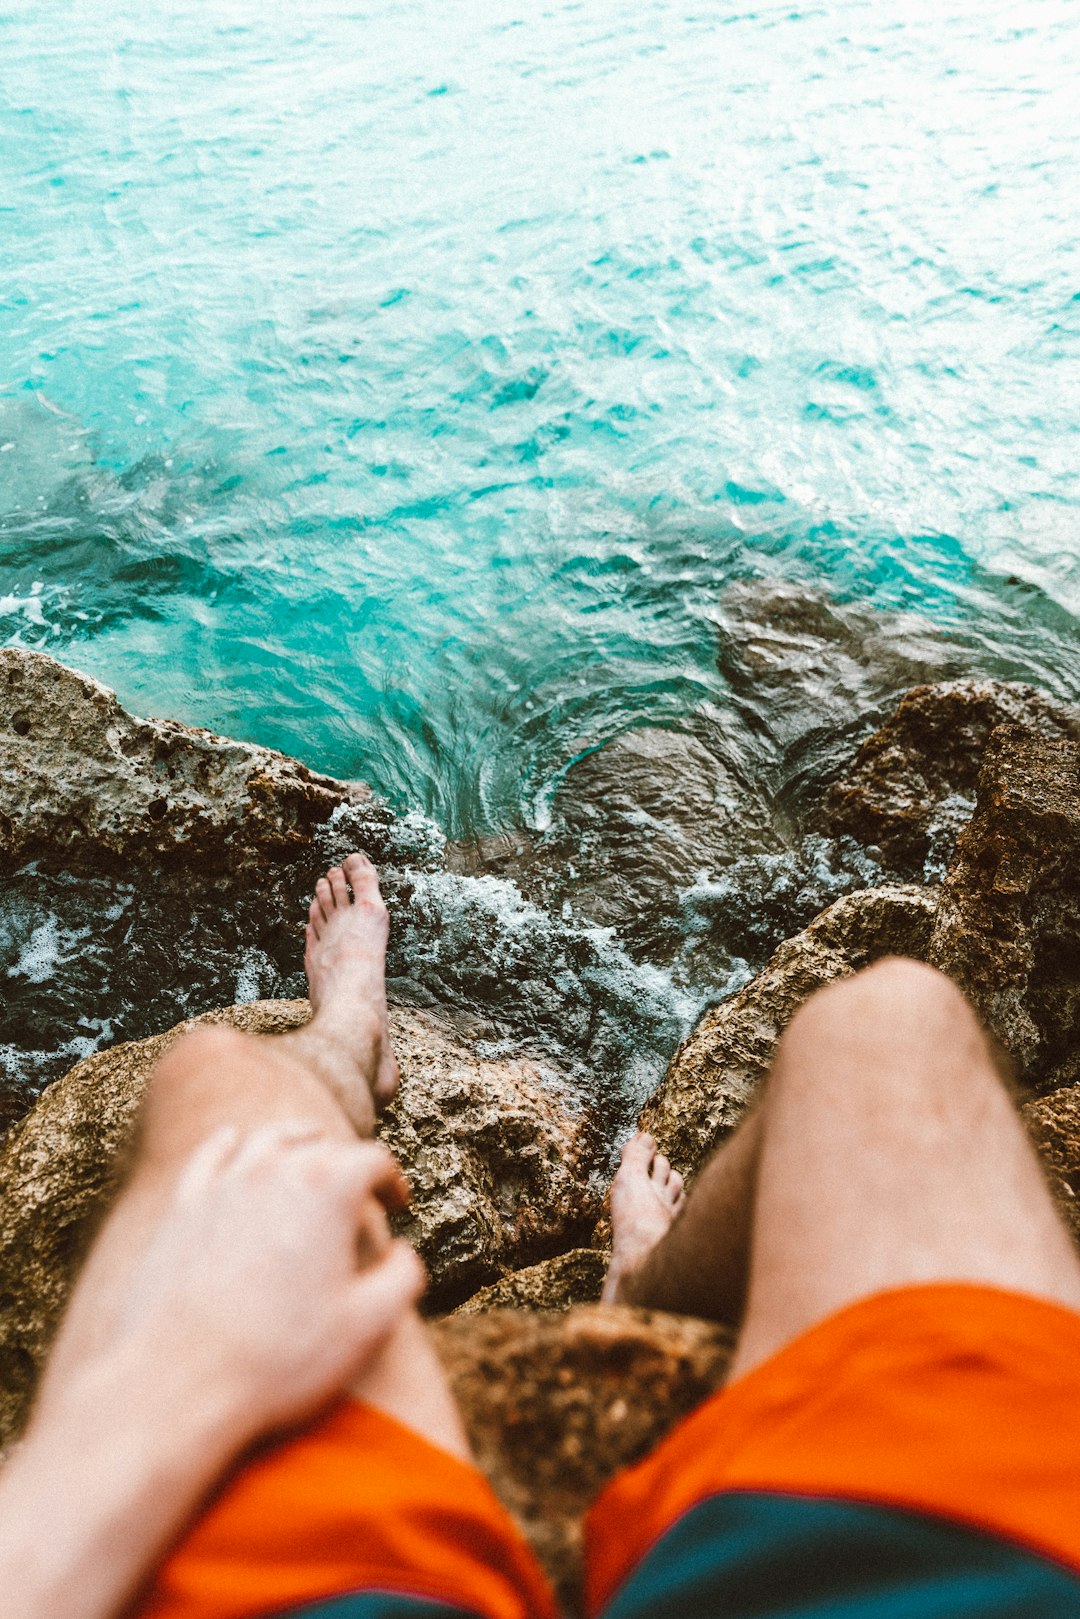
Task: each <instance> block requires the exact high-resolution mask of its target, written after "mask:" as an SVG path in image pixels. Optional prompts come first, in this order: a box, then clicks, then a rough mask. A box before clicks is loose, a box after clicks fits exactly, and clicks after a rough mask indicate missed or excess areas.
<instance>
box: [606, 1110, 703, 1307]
mask: <svg viewBox="0 0 1080 1619" xmlns="http://www.w3.org/2000/svg"><path fill="white" fill-rule="evenodd" d="M685 1202H686V1193H685V1192H684V1190H683V1178H682V1176H681V1175H680V1174H679V1172H678V1170H677V1169H672V1167H671V1165H670V1163H669V1162H668V1160H667V1159H666V1158H665V1157H664V1155H663V1153H659V1152H657V1150H656V1142H655V1140H654V1139H653V1137H652V1136H650V1135H647V1134H646V1133H645V1132H644V1131H641V1130H639V1131H638V1133H637V1135H636V1136H633V1137H632V1138H631V1139H630V1140H629V1141H628V1142H627V1143H626V1146H625V1147H624V1148H623V1151H622V1162H621V1163H620V1165H619V1171H618V1174H617V1175H616V1176H615V1179H614V1181H613V1182H612V1184H611V1264H610V1265H609V1266H608V1273H607V1277H606V1279H605V1281H604V1290H603V1293H602V1294H601V1299H602V1300H603V1302H604V1303H605V1304H627V1303H632V1302H633V1299H632V1296H631V1295H632V1290H633V1282H634V1278H635V1277H636V1276H637V1275H638V1273H639V1272H640V1270H641V1268H642V1266H643V1265H644V1263H645V1261H646V1259H647V1258H648V1257H649V1255H650V1254H651V1253H652V1251H653V1249H654V1248H655V1247H656V1245H657V1243H658V1242H659V1241H660V1240H661V1238H662V1237H665V1236H666V1235H667V1233H668V1232H669V1231H670V1230H671V1226H672V1223H673V1221H674V1220H675V1218H676V1216H677V1215H678V1214H679V1213H680V1211H681V1209H682V1207H683V1204H684V1203H685Z"/></svg>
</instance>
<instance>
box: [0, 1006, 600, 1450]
mask: <svg viewBox="0 0 1080 1619" xmlns="http://www.w3.org/2000/svg"><path fill="white" fill-rule="evenodd" d="M307 1015H308V1007H307V1003H306V1002H304V1001H293V1002H289V1001H268V1002H256V1003H253V1004H251V1005H248V1006H241V1007H233V1008H231V1009H229V1010H228V1011H225V1012H218V1013H211V1014H210V1015H209V1016H207V1017H206V1018H204V1019H199V1020H197V1021H200V1022H208V1023H227V1024H232V1025H234V1026H236V1027H238V1028H242V1029H246V1030H248V1031H249V1032H252V1033H259V1034H279V1033H284V1032H286V1031H287V1030H289V1029H293V1028H296V1027H298V1026H299V1025H300V1024H301V1023H303V1022H304V1021H305V1020H306V1018H307ZM391 1024H392V1029H393V1036H394V1042H395V1046H396V1049H397V1052H398V1056H399V1060H400V1062H401V1069H402V1084H401V1090H400V1093H399V1096H398V1098H397V1099H396V1100H395V1104H394V1106H393V1108H391V1109H389V1110H388V1111H387V1114H386V1115H385V1118H384V1121H383V1124H382V1126H381V1128H380V1134H381V1135H382V1136H383V1139H384V1140H385V1141H386V1142H387V1144H388V1145H389V1146H390V1147H391V1149H392V1150H393V1151H394V1152H395V1153H396V1154H397V1156H398V1158H399V1160H400V1161H401V1163H402V1165H403V1166H404V1168H405V1170H406V1173H407V1174H408V1176H409V1180H410V1183H411V1185H412V1190H413V1203H412V1208H411V1210H410V1212H409V1214H408V1216H407V1217H405V1218H404V1219H403V1221H402V1222H401V1224H402V1229H403V1231H404V1233H405V1234H406V1235H407V1236H408V1237H409V1238H410V1239H411V1240H412V1241H413V1242H414V1244H415V1245H416V1246H417V1248H418V1249H419V1251H420V1253H421V1255H422V1257H423V1258H424V1261H425V1263H426V1265H427V1267H428V1272H429V1276H430V1278H431V1285H430V1295H429V1296H430V1301H431V1304H432V1307H443V1308H445V1307H449V1306H451V1305H453V1304H455V1303H456V1302H457V1301H458V1300H459V1299H461V1298H463V1297H465V1296H467V1295H468V1294H469V1293H471V1292H472V1291H474V1290H475V1289H476V1288H477V1287H479V1286H481V1285H483V1284H485V1283H487V1282H490V1281H493V1280H495V1279H496V1278H498V1277H499V1276H501V1275H502V1274H503V1273H504V1272H506V1271H507V1270H508V1269H510V1268H511V1267H515V1266H520V1265H527V1264H529V1263H530V1262H532V1261H534V1260H537V1259H539V1258H540V1257H542V1256H545V1255H547V1254H550V1253H551V1252H552V1251H553V1250H558V1249H559V1248H566V1247H569V1246H570V1245H572V1244H573V1242H574V1241H575V1240H578V1241H580V1240H581V1236H582V1235H583V1234H584V1233H585V1232H587V1231H588V1229H589V1228H590V1227H591V1224H592V1222H593V1221H594V1220H595V1217H596V1214H597V1211H598V1207H599V1197H598V1194H597V1192H596V1191H595V1190H594V1189H593V1185H592V1181H593V1177H594V1176H595V1175H596V1174H597V1173H598V1171H599V1168H600V1164H601V1154H600V1152H599V1150H598V1143H597V1140H596V1137H595V1134H594V1132H593V1130H592V1127H591V1125H590V1123H589V1121H588V1120H587V1119H586V1118H584V1117H583V1116H582V1115H581V1112H580V1110H577V1109H575V1108H574V1107H573V1106H572V1105H571V1103H570V1102H569V1100H568V1099H567V1097H566V1096H565V1094H564V1093H563V1091H562V1090H561V1089H560V1083H559V1076H558V1074H557V1073H555V1072H553V1071H548V1072H544V1073H541V1072H540V1070H539V1069H538V1068H537V1067H536V1066H535V1065H533V1064H531V1063H527V1062H523V1061H520V1060H502V1061H484V1060H482V1059H481V1058H480V1057H479V1056H478V1055H477V1054H476V1052H475V1050H474V1049H472V1048H471V1047H470V1046H469V1045H468V1044H467V1043H466V1042H465V1041H464V1040H463V1039H462V1037H461V1036H460V1035H459V1034H458V1033H457V1031H455V1030H453V1029H451V1028H449V1027H448V1026H447V1025H445V1024H444V1023H443V1022H441V1021H440V1020H437V1019H436V1018H434V1017H432V1016H431V1015H430V1014H428V1013H421V1012H417V1011H414V1010H410V1009H404V1008H395V1009H393V1010H392V1012H391ZM185 1027H190V1024H188V1025H181V1026H180V1028H177V1029H173V1030H170V1031H169V1032H168V1033H167V1034H163V1035H158V1036H157V1037H155V1038H153V1039H150V1040H146V1041H140V1042H138V1043H137V1044H130V1045H126V1046H119V1047H115V1048H114V1049H112V1050H110V1051H103V1052H99V1053H98V1054H97V1055H95V1056H93V1057H90V1058H88V1059H87V1060H86V1061H85V1062H82V1063H80V1064H79V1065H78V1066H77V1067H76V1068H74V1069H72V1071H71V1073H70V1074H68V1075H67V1076H66V1077H65V1078H64V1079H61V1080H58V1081H57V1083H56V1084H55V1085H53V1086H52V1087H51V1088H50V1089H49V1090H48V1091H47V1092H46V1093H45V1095H44V1096H43V1097H42V1098H41V1100H40V1102H39V1103H38V1104H37V1106H36V1107H35V1109H34V1111H33V1112H32V1113H31V1114H30V1115H29V1116H28V1117H27V1118H26V1119H25V1120H24V1121H23V1122H22V1123H21V1124H20V1125H18V1126H16V1127H15V1129H14V1130H13V1131H12V1132H11V1133H10V1135H9V1136H8V1137H7V1139H6V1140H5V1142H4V1143H3V1145H2V1147H0V1274H2V1275H3V1277H4V1287H3V1296H2V1301H0V1443H2V1442H3V1441H4V1440H5V1439H6V1438H9V1437H10V1436H11V1434H12V1433H13V1432H14V1431H15V1429H16V1428H17V1426H18V1423H19V1422H20V1420H21V1418H22V1416H23V1414H24V1411H25V1406H26V1402H27V1400H28V1398H29V1396H30V1393H31V1390H32V1387H33V1383H34V1379H35V1377H36V1374H37V1370H38V1368H39V1367H40V1365H41V1362H42V1360H43V1357H44V1354H45V1351H46V1349H47V1346H48V1343H49V1341H50V1339H51V1336H52V1332H53V1330H54V1327H55V1324H56V1321H57V1319H58V1317H59V1312H60V1310H61V1308H62V1306H63V1302H64V1299H65V1298H66V1296H67V1292H68V1289H69V1287H70V1285H71V1281H72V1278H73V1275H74V1273H75V1270H76V1268H77V1266H78V1263H79V1261H80V1259H81V1256H82V1254H83V1252H84V1248H85V1244H86V1241H87V1238H88V1235H89V1233H90V1232H91V1230H92V1229H93V1226H94V1222H95V1220H96V1218H97V1217H98V1216H99V1214H100V1212H101V1210H102V1209H103V1208H104V1207H105V1206H106V1204H107V1202H108V1199H109V1197H110V1195H111V1193H112V1191H113V1189H114V1187H115V1184H116V1177H117V1175H118V1173H119V1172H120V1170H121V1169H122V1167H123V1164H124V1160H125V1154H126V1146H127V1143H128V1141H129V1139H130V1134H131V1129H132V1125H133V1122H134V1118H135V1114H136V1109H137V1107H138V1103H139V1099H140V1097H141V1095H142V1092H143V1089H144V1087H145V1084H146V1081H147V1079H148V1077H149V1074H150V1071H151V1069H152V1068H153V1066H154V1064H155V1063H156V1062H157V1061H158V1060H159V1059H160V1058H161V1056H162V1055H163V1054H164V1052H165V1051H166V1050H167V1049H168V1047H169V1046H170V1044H171V1043H172V1042H173V1041H174V1040H175V1039H176V1038H177V1036H178V1035H179V1034H180V1033H181V1032H182V1030H183V1028H185Z"/></svg>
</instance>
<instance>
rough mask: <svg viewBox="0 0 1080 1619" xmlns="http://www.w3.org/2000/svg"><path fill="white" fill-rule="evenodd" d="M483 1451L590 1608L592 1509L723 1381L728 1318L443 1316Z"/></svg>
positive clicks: (610, 1308) (552, 1569) (442, 1331)
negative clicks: (585, 1549) (586, 1562)
mask: <svg viewBox="0 0 1080 1619" xmlns="http://www.w3.org/2000/svg"><path fill="white" fill-rule="evenodd" d="M434 1330H435V1333H436V1341H437V1342H438V1345H439V1349H440V1351H441V1353H442V1356H443V1360H444V1362H445V1364H446V1366H447V1370H448V1372H449V1374H450V1379H451V1382H452V1383H453V1386H454V1389H455V1392H456V1394H457V1397H458V1400H459V1402H460V1404H461V1407H462V1411H463V1413H464V1416H465V1422H466V1426H467V1428H468V1430H469V1434H470V1437H471V1439H472V1442H473V1446H474V1448H475V1451H476V1457H477V1461H478V1462H479V1465H480V1467H481V1469H482V1470H483V1471H484V1472H485V1473H486V1474H487V1476H488V1477H489V1478H490V1480H491V1482H492V1484H493V1485H494V1487H495V1490H496V1492H497V1493H498V1494H499V1495H500V1496H501V1497H502V1500H503V1502H504V1503H505V1505H506V1506H507V1507H508V1508H509V1509H510V1511H511V1512H512V1513H513V1515H514V1516H515V1517H516V1519H517V1521H518V1522H519V1524H520V1525H521V1527H522V1528H523V1530H524V1531H525V1533H526V1535H527V1536H528V1538H529V1539H530V1541H531V1542H532V1544H533V1547H534V1549H535V1550H536V1552H537V1554H538V1555H539V1557H540V1560H541V1561H542V1562H543V1563H544V1565H545V1566H546V1567H547V1569H548V1571H549V1573H550V1574H551V1576H552V1578H553V1580H554V1582H555V1585H556V1588H557V1590H558V1592H559V1594H560V1596H561V1597H562V1599H563V1601H564V1603H565V1605H566V1608H567V1611H568V1612H569V1613H571V1614H573V1613H577V1612H579V1611H580V1578H581V1531H582V1520H583V1515H584V1513H585V1512H586V1510H587V1508H588V1507H589V1506H590V1505H591V1503H592V1501H593V1499H594V1498H595V1496H596V1494H597V1493H598V1491H599V1490H600V1489H602V1487H603V1486H604V1485H605V1484H606V1483H607V1482H608V1480H609V1479H610V1478H611V1477H612V1475H613V1474H614V1473H616V1472H618V1471H619V1469H620V1468H623V1467H627V1466H630V1465H631V1464H632V1463H634V1462H636V1461H638V1460H640V1458H641V1457H642V1456H645V1455H647V1453H648V1452H649V1451H650V1450H651V1449H652V1448H653V1446H654V1445H656V1444H657V1442H658V1441H659V1440H660V1439H661V1438H662V1437H663V1436H664V1434H665V1433H667V1431H668V1430H669V1429H670V1428H672V1427H673V1426H674V1425H675V1423H676V1422H678V1421H679V1420H680V1418H682V1417H684V1416H686V1415H688V1413H689V1412H691V1411H692V1410H693V1409H694V1408H695V1406H697V1405H699V1404H700V1403H701V1401H702V1400H704V1399H706V1398H707V1397H708V1396H709V1395H710V1394H711V1393H713V1392H714V1391H715V1390H716V1389H717V1388H719V1387H720V1385H721V1384H722V1382H723V1379H724V1375H725V1372H726V1369H727V1365H728V1361H729V1359H730V1355H731V1349H732V1337H731V1334H730V1332H729V1330H728V1329H727V1328H725V1327H718V1326H713V1325H710V1324H708V1323H706V1322H704V1321H697V1320H692V1319H689V1318H686V1317H682V1316H672V1315H663V1314H660V1313H659V1312H650V1311H644V1310H631V1309H628V1308H626V1307H623V1306H614V1305H593V1306H582V1307H578V1308H576V1309H572V1310H569V1311H567V1312H565V1313H563V1314H543V1313H534V1312H530V1311H524V1310H502V1309H500V1310H496V1311H493V1312H489V1313H487V1314H483V1315H455V1316H450V1317H447V1318H446V1319H445V1320H443V1321H439V1322H436V1323H434Z"/></svg>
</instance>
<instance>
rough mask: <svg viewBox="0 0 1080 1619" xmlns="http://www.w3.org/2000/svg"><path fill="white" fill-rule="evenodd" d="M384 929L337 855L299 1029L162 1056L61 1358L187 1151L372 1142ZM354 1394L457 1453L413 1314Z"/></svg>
mask: <svg viewBox="0 0 1080 1619" xmlns="http://www.w3.org/2000/svg"><path fill="white" fill-rule="evenodd" d="M350 889H351V893H350ZM387 932H388V923H387V916H386V909H385V906H384V905H383V903H382V899H381V896H380V894H379V887H378V879H377V876H376V873H375V869H374V867H373V866H372V865H371V863H370V862H369V861H368V860H366V859H365V858H364V857H363V856H362V855H350V856H349V857H348V859H347V860H346V861H345V862H344V864H343V866H342V867H335V868H333V869H332V870H331V871H330V872H329V873H328V874H327V876H326V877H325V878H322V879H320V881H319V883H318V885H317V887H316V893H315V898H314V899H313V901H312V906H311V914H310V918H309V922H308V933H307V949H306V954H305V968H306V971H307V975H308V983H309V988H310V991H311V999H312V1007H313V1016H312V1020H311V1022H310V1023H309V1024H308V1025H306V1026H305V1027H304V1028H302V1029H300V1030H297V1031H296V1032H295V1033H290V1034H286V1035H278V1036H257V1035H248V1034H244V1033H242V1032H241V1031H239V1030H237V1029H232V1028H227V1027H222V1026H209V1025H198V1026H196V1027H195V1028H194V1029H193V1030H191V1031H190V1032H189V1033H188V1034H186V1035H184V1036H182V1037H181V1038H180V1040H178V1041H177V1043H176V1044H175V1045H174V1046H173V1047H171V1049H170V1050H169V1051H168V1052H167V1053H166V1055H165V1057H164V1058H163V1059H162V1061H161V1062H160V1063H159V1064H158V1066H157V1068H156V1070H155V1071H154V1073H153V1075H152V1076H151V1079H150V1084H149V1087H148V1091H147V1095H146V1099H145V1102H144V1105H143V1108H142V1112H141V1116H140V1120H139V1126H138V1130H137V1136H136V1143H135V1147H134V1151H133V1157H132V1162H131V1165H130V1168H129V1172H128V1174H127V1177H126V1179H125V1182H124V1185H123V1187H122V1188H121V1191H120V1193H119V1195H118V1197H117V1200H116V1203H115V1205H114V1207H113V1209H112V1210H111V1211H110V1213H109V1215H108V1217H107V1218H106V1220H105V1222H104V1224H103V1226H102V1229H101V1231H100V1232H99V1233H98V1235H97V1238H96V1240H95V1242H94V1244H93V1247H92V1249H91V1251H90V1254H89V1256H88V1258H87V1262H86V1265H85V1267H84V1270H83V1273H82V1275H81V1277H80V1280H79V1284H78V1290H79V1295H80V1304H81V1308H80V1321H79V1327H80V1338H79V1340H77V1341H74V1342H71V1345H70V1350H71V1353H73V1354H77V1353H80V1352H81V1351H82V1348H83V1347H84V1346H86V1345H88V1344H89V1343H92V1341H93V1340H94V1339H95V1338H96V1337H105V1336H106V1335H107V1334H108V1332H109V1329H110V1323H111V1319H112V1312H114V1311H116V1310H117V1309H119V1308H121V1307H122V1301H123V1297H124V1288H125V1283H126V1280H127V1277H128V1275H129V1273H130V1269H131V1265H132V1263H133V1261H134V1259H135V1257H136V1256H137V1255H138V1254H140V1253H141V1252H142V1251H143V1249H144V1247H145V1245H146V1243H147V1240H148V1236H149V1233H150V1232H151V1231H152V1230H153V1229H154V1227H155V1225H156V1223H157V1221H158V1220H159V1219H160V1218H161V1217H162V1214H163V1211H164V1210H165V1208H166V1207H167V1205H168V1202H169V1198H170V1196H171V1194H172V1191H173V1188H174V1187H175V1184H176V1181H177V1178H178V1176H179V1175H180V1174H181V1173H182V1171H183V1169H184V1166H185V1165H186V1164H187V1162H188V1161H189V1159H190V1157H191V1154H192V1152H193V1151H194V1150H195V1149H196V1148H197V1147H198V1146H199V1145H200V1144H201V1143H202V1142H203V1141H204V1140H205V1139H206V1138H207V1137H208V1136H209V1135H211V1134H213V1132H214V1131H216V1130H219V1129H220V1128H221V1127H222V1126H225V1125H231V1126H233V1127H235V1128H237V1129H239V1130H240V1131H241V1132H244V1133H246V1132H249V1131H252V1130H255V1129H258V1128H260V1127H262V1126H265V1125H267V1124H272V1123H275V1122H280V1123H288V1122H290V1121H296V1122H297V1123H300V1124H303V1125H304V1126H306V1127H309V1128H312V1129H314V1130H316V1131H317V1132H319V1133H321V1134H325V1135H326V1136H328V1137H331V1138H337V1139H342V1140H350V1141H351V1140H355V1139H356V1135H357V1134H358V1133H359V1134H360V1135H365V1136H366V1135H370V1134H371V1132H372V1128H373V1126H374V1121H375V1111H376V1107H377V1105H379V1104H381V1103H382V1102H383V1101H386V1100H389V1098H390V1096H392V1095H393V1092H394V1089H395V1087H396V1083H397V1067H396V1063H395V1061H394V1057H393V1052H392V1049H391V1046H390V1037H389V1031H388V1026H387V1021H386V997H385V977H384V972H385V951H386V941H387ZM366 1240H367V1241H369V1242H370V1243H372V1244H375V1245H378V1244H381V1243H384V1242H385V1241H386V1240H387V1234H386V1230H385V1223H384V1222H382V1223H381V1224H380V1227H375V1226H372V1228H371V1229H369V1230H368V1231H367V1233H366ZM53 1372H54V1375H56V1374H62V1367H59V1368H58V1367H55V1366H54V1367H53ZM355 1393H356V1395H357V1397H358V1398H361V1399H364V1400H367V1401H369V1402H370V1403H372V1404H374V1405H377V1406H379V1407H380V1408H381V1409H383V1410H385V1411H387V1412H388V1413H389V1414H390V1415H392V1416H396V1417H399V1418H400V1419H401V1420H403V1421H405V1422H407V1423H408V1424H409V1425H410V1426H411V1427H413V1428H414V1429H416V1430H417V1431H419V1432H421V1433H423V1434H424V1435H425V1436H426V1437H427V1438H428V1439H430V1440H431V1441H432V1442H433V1443H435V1444H438V1445H441V1446H443V1447H444V1448H445V1449H448V1450H450V1451H452V1452H453V1453H454V1454H456V1455H459V1456H467V1455H468V1454H469V1450H468V1444H467V1441H466V1439H465V1435H464V1430H463V1428H462V1425H461V1420H460V1416H459V1414H458V1411H457V1407H456V1403H455V1402H454V1400H453V1398H452V1395H451V1393H450V1390H449V1387H448V1385H447V1382H446V1378H445V1374H444V1372H443V1369H442V1364H441V1362H440V1361H439V1359H438V1356H437V1355H436V1353H435V1350H434V1348H433V1346H432V1345H431V1343H430V1341H429V1338H428V1335H427V1332H426V1329H425V1328H424V1326H423V1324H422V1322H421V1321H420V1318H419V1317H418V1316H417V1315H416V1314H415V1312H410V1314H409V1315H408V1316H407V1317H406V1319H405V1321H404V1322H403V1324H402V1326H401V1327H400V1328H399V1330H398V1332H397V1333H395V1335H394V1336H393V1338H392V1339H391V1340H390V1341H389V1342H388V1344H387V1346H386V1348H385V1350H384V1351H383V1352H382V1354H380V1356H379V1357H378V1358H377V1359H376V1360H375V1361H374V1362H373V1363H372V1364H371V1366H370V1367H369V1368H368V1370H367V1372H366V1373H365V1376H364V1379H363V1383H362V1385H361V1386H360V1387H358V1388H357V1389H356V1390H355Z"/></svg>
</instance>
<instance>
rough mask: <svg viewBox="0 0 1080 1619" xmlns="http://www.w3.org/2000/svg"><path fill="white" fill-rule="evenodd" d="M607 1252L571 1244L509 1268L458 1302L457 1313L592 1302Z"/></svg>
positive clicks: (596, 1296)
mask: <svg viewBox="0 0 1080 1619" xmlns="http://www.w3.org/2000/svg"><path fill="white" fill-rule="evenodd" d="M608 1258H609V1254H608V1252H607V1250H606V1249H601V1248H571V1249H570V1250H569V1251H568V1252H567V1253H565V1254H553V1255H552V1256H551V1258H550V1259H541V1260H540V1261H539V1263H538V1264H536V1265H527V1266H526V1267H525V1269H524V1270H517V1271H511V1273H510V1274H509V1276H504V1277H503V1278H502V1280H501V1281H499V1282H492V1283H491V1285H490V1286H489V1287H482V1288H481V1289H480V1291H479V1293H474V1294H473V1296H472V1298H469V1299H466V1300H465V1303H464V1304H459V1305H458V1307H457V1310H456V1311H455V1312H454V1313H455V1314H456V1315H479V1314H481V1313H482V1312H483V1311H485V1310H569V1309H570V1308H571V1306H572V1305H575V1304H595V1303H597V1302H598V1300H599V1298H600V1290H601V1288H602V1287H603V1284H604V1276H605V1274H606V1272H607V1267H608Z"/></svg>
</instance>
